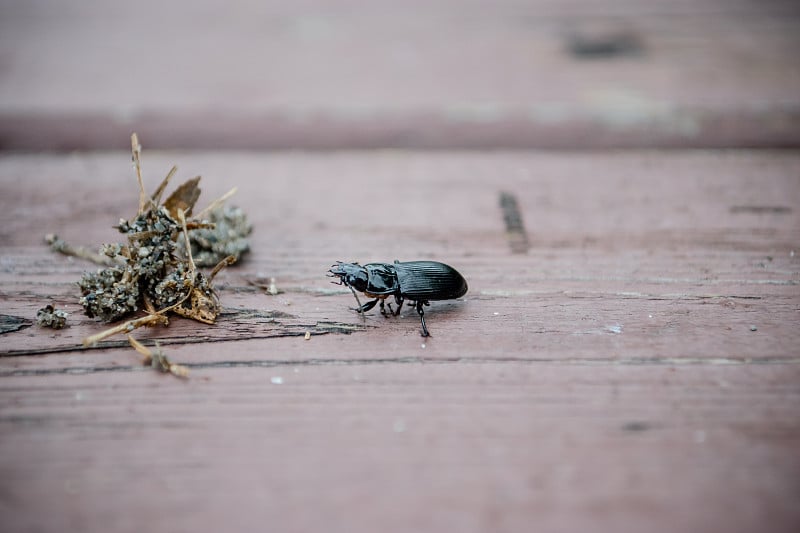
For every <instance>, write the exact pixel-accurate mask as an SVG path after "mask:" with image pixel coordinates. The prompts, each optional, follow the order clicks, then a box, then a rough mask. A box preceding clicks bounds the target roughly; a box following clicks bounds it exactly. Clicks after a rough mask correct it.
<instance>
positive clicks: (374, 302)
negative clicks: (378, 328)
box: [354, 298, 379, 314]
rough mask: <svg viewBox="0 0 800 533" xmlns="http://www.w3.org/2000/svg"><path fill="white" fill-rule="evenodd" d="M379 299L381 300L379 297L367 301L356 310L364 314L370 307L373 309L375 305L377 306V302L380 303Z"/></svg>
mask: <svg viewBox="0 0 800 533" xmlns="http://www.w3.org/2000/svg"><path fill="white" fill-rule="evenodd" d="M378 300H379V298H375V299H374V300H372V301H370V302H367V303H365V304H364V305H361V306H359V307H358V309H354V311H355V312H356V313H361V314H364V313H366V312H367V311H369V310H370V309H372V308H373V307H375V304H376V303H378Z"/></svg>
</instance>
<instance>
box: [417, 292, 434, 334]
mask: <svg viewBox="0 0 800 533" xmlns="http://www.w3.org/2000/svg"><path fill="white" fill-rule="evenodd" d="M426 303H428V302H423V301H422V300H417V305H416V306H415V307H416V309H417V313H419V321H420V323H421V324H422V336H423V337H430V336H431V334H430V333H429V332H428V327H427V326H426V325H425V311H423V310H422V306H423V305H425V304H426Z"/></svg>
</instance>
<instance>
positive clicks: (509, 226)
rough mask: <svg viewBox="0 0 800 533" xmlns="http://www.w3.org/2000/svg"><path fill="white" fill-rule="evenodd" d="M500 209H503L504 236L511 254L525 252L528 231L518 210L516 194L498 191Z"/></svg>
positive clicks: (527, 243)
mask: <svg viewBox="0 0 800 533" xmlns="http://www.w3.org/2000/svg"><path fill="white" fill-rule="evenodd" d="M500 209H501V210H502V211H503V221H504V222H505V225H506V238H507V239H508V244H509V246H511V253H512V254H525V253H527V252H528V249H529V248H530V243H529V242H528V233H527V232H526V231H525V223H524V222H523V220H522V212H521V211H520V210H519V203H518V202H517V196H516V195H515V194H512V193H509V192H501V193H500Z"/></svg>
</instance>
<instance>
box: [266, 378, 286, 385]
mask: <svg viewBox="0 0 800 533" xmlns="http://www.w3.org/2000/svg"><path fill="white" fill-rule="evenodd" d="M269 380H270V382H271V383H272V384H273V385H283V378H282V377H280V376H272V377H271V378H270V379H269Z"/></svg>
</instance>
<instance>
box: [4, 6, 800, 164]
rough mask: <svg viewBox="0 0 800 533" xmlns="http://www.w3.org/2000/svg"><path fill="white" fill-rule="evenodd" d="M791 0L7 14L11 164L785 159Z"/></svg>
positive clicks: (792, 50)
mask: <svg viewBox="0 0 800 533" xmlns="http://www.w3.org/2000/svg"><path fill="white" fill-rule="evenodd" d="M798 58H800V2H797V1H795V0H761V1H755V0H752V1H749V0H605V1H591V0H496V1H492V2H487V1H485V0H410V1H406V2H396V1H389V0H369V1H367V0H294V1H256V0H230V1H228V2H212V1H208V0H194V1H192V2H186V1H175V2H165V1H163V0H161V1H154V0H139V1H126V2H122V1H100V0H85V1H81V2H59V1H56V0H2V1H0V149H4V150H76V149H77V150H83V149H108V148H118V149H122V150H125V149H127V140H128V135H129V133H130V132H131V131H134V130H135V131H137V132H138V133H139V134H140V136H141V137H142V138H143V139H146V140H147V145H148V147H150V148H203V149H215V148H220V149H223V148H235V149H240V148H241V149H287V148H288V149H348V148H424V149H427V148H431V149H444V148H466V149H483V148H492V149H494V148H511V149H516V148H557V149H583V148H620V147H745V146H747V147H767V146H768V147H786V146H795V147H796V146H798V145H799V144H800V59H798Z"/></svg>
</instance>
